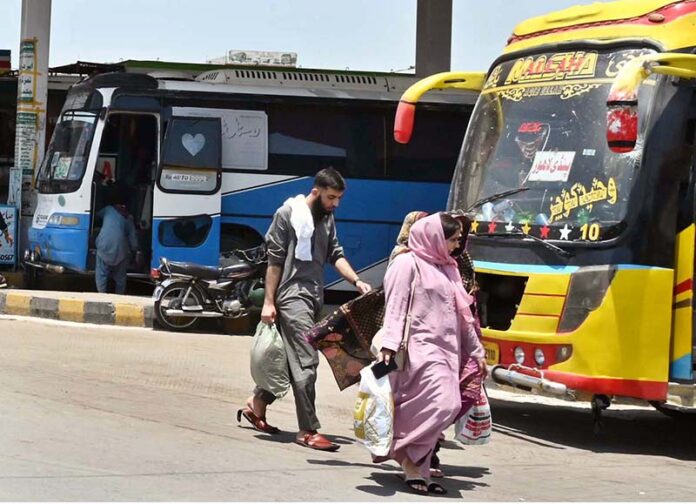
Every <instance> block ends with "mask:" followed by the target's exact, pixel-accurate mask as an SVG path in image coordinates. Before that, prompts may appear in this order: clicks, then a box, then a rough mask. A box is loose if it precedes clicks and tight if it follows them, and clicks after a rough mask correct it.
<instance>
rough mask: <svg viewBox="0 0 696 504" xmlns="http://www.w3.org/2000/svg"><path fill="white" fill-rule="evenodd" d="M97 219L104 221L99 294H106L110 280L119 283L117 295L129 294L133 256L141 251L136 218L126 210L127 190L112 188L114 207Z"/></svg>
mask: <svg viewBox="0 0 696 504" xmlns="http://www.w3.org/2000/svg"><path fill="white" fill-rule="evenodd" d="M97 217H100V218H101V219H102V227H101V230H100V231H99V235H98V236H97V241H96V245H97V267H96V271H95V272H94V274H95V280H96V283H97V291H99V292H106V287H107V283H108V281H109V278H112V279H113V280H114V283H115V284H116V294H125V293H126V279H127V278H128V263H129V262H130V257H131V253H132V252H136V253H137V251H138V237H137V235H136V233H135V225H134V224H133V218H132V217H131V215H130V214H129V213H128V209H127V207H126V195H125V190H124V188H123V187H121V186H113V187H112V188H111V204H110V205H108V206H106V207H104V208H102V209H101V210H100V211H99V212H98V213H97Z"/></svg>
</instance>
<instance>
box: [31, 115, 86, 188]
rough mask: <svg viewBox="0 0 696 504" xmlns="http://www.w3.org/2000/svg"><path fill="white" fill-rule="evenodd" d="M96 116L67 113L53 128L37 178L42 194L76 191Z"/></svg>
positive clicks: (84, 165) (83, 169)
mask: <svg viewBox="0 0 696 504" xmlns="http://www.w3.org/2000/svg"><path fill="white" fill-rule="evenodd" d="M96 121H97V114H96V113H94V112H87V111H67V112H65V113H63V115H62V116H61V119H60V122H59V123H58V125H57V126H56V129H55V132H54V134H53V139H52V141H51V144H50V146H49V148H48V152H47V153H46V156H45V157H44V161H43V164H42V166H41V170H40V171H39V176H38V189H39V192H42V193H58V192H72V191H76V190H77V189H78V187H79V186H80V182H81V181H82V176H83V175H84V172H85V167H86V165H87V157H88V155H89V147H90V145H91V144H92V137H93V135H94V125H95V124H96Z"/></svg>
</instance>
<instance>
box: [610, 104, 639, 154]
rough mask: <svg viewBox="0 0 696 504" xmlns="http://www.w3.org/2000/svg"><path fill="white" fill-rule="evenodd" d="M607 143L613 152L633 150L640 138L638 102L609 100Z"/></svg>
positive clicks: (620, 152) (621, 152) (619, 152)
mask: <svg viewBox="0 0 696 504" xmlns="http://www.w3.org/2000/svg"><path fill="white" fill-rule="evenodd" d="M607 106H608V110H607V144H608V145H609V149H610V150H611V151H612V152H616V153H617V154H623V153H626V152H631V151H632V150H633V149H634V148H635V146H636V141H637V139H638V102H637V101H633V102H607Z"/></svg>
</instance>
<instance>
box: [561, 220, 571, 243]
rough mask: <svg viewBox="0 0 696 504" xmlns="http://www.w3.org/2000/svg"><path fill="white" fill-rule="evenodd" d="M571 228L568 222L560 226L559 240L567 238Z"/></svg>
mask: <svg viewBox="0 0 696 504" xmlns="http://www.w3.org/2000/svg"><path fill="white" fill-rule="evenodd" d="M572 230H573V228H569V227H568V224H566V225H565V226H563V227H562V228H561V230H560V231H561V240H569V239H570V232H571V231H572Z"/></svg>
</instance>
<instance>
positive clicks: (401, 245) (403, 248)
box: [387, 210, 428, 267]
mask: <svg viewBox="0 0 696 504" xmlns="http://www.w3.org/2000/svg"><path fill="white" fill-rule="evenodd" d="M427 215H428V213H427V212H422V211H420V210H416V211H414V212H409V213H407V214H406V217H404V223H403V224H402V225H401V231H399V236H397V238H396V246H395V247H394V249H393V250H392V253H391V255H390V256H389V264H391V263H392V261H393V260H394V258H395V257H396V256H398V255H399V254H403V253H404V252H408V235H409V233H410V232H411V226H413V225H414V224H415V223H416V221H418V220H419V219H422V218H423V217H427ZM387 267H389V266H387Z"/></svg>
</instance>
